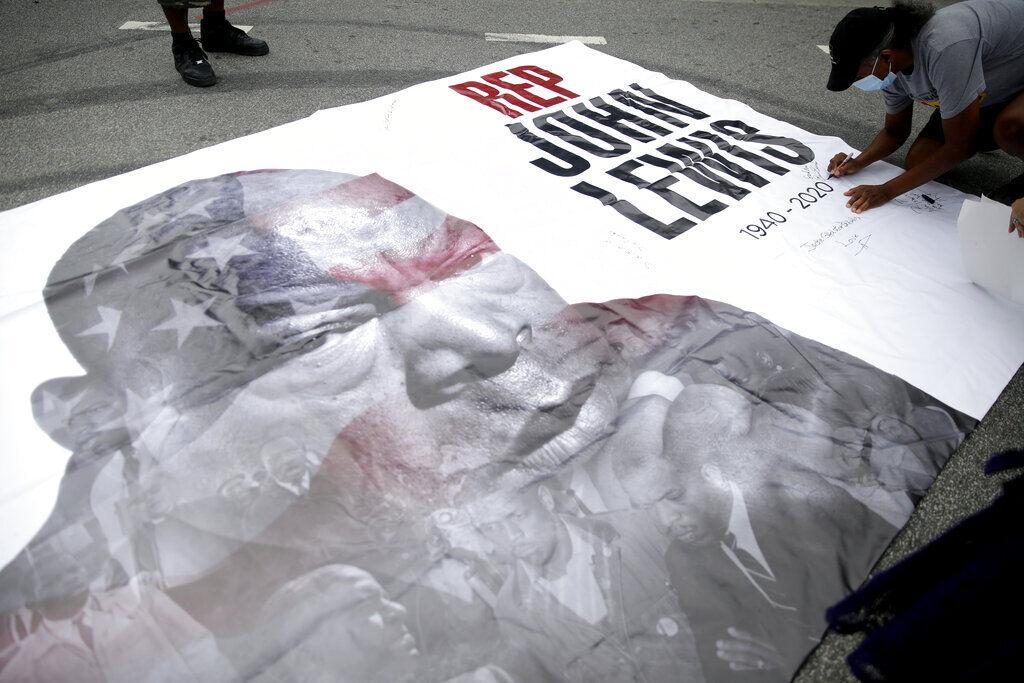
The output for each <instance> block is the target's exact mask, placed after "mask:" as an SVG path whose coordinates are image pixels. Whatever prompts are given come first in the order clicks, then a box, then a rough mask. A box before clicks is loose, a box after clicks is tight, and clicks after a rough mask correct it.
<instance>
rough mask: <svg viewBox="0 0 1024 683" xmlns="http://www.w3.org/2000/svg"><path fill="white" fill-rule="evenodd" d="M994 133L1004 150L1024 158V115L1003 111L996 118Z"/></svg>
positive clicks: (997, 142)
mask: <svg viewBox="0 0 1024 683" xmlns="http://www.w3.org/2000/svg"><path fill="white" fill-rule="evenodd" d="M992 135H993V137H994V138H995V140H996V144H997V145H999V147H1000V149H1002V150H1003V151H1004V152H1008V153H1010V154H1013V155H1015V156H1018V157H1021V158H1024V116H1022V115H1020V114H1017V115H1013V114H1010V113H1008V112H1003V114H1001V115H1000V116H999V118H997V119H996V122H995V126H994V128H993V130H992Z"/></svg>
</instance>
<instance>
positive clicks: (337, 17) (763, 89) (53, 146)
mask: <svg viewBox="0 0 1024 683" xmlns="http://www.w3.org/2000/svg"><path fill="white" fill-rule="evenodd" d="M858 4H860V3H857V2H855V1H852V0H774V1H772V2H759V1H758V0H674V1H673V0H647V1H640V0H616V1H615V2H611V1H610V0H587V1H586V2H584V1H582V0H564V1H563V2H539V1H536V0H514V1H513V2H509V1H507V0H501V1H498V0H473V1H472V2H454V1H450V0H449V1H442V2H425V1H422V0H411V1H405V0H384V2H382V3H338V2H323V1H322V0H256V1H255V2H253V1H251V0H250V1H247V0H228V2H227V5H228V8H229V10H230V9H232V5H236V6H238V7H236V8H235V11H232V12H231V14H230V15H229V16H230V18H231V20H232V21H233V22H234V23H236V24H245V25H252V26H253V27H254V28H253V29H252V34H253V35H255V36H258V37H261V38H263V39H265V40H267V41H268V42H269V43H270V46H271V53H270V55H269V56H267V57H261V58H245V57H237V56H231V55H226V56H214V55H211V62H212V63H213V66H214V68H215V69H216V71H217V74H218V75H219V76H220V83H218V84H217V85H216V86H214V87H212V88H208V89H204V90H200V89H196V88H192V87H190V86H188V85H185V84H184V83H183V82H182V81H181V79H180V78H179V77H178V74H177V73H176V72H175V71H174V66H173V61H172V59H171V51H170V44H171V41H170V34H169V33H166V32H162V31H142V30H122V29H120V28H119V27H120V26H122V25H123V24H124V23H125V22H127V21H143V22H158V21H160V20H162V14H161V12H160V9H159V7H158V5H157V3H156V0H138V1H136V2H124V1H123V0H91V1H90V2H68V1H67V0H3V2H2V3H0V92H2V97H0V169H2V170H0V210H2V209H8V208H11V207H14V206H18V205H20V204H24V203H26V202H30V201H34V200H37V199H41V198H43V197H46V196H49V195H51V194H54V193H57V192H61V191H64V190H68V189H71V188H74V187H77V186H79V185H82V184H85V183H87V182H91V181H94V180H99V179H102V178H106V177H109V176H112V175H116V174H119V173H123V172H125V171H129V170H132V169H135V168H139V167H142V166H146V165H148V164H152V163H155V162H158V161H161V160H164V159H168V158H170V157H175V156H178V155H181V154H185V153H187V152H190V151H192V150H195V149H198V148H201V147H206V146H209V145H212V144H215V143H218V142H222V141H225V140H229V139H232V138H236V137H239V136H241V135H246V134H249V133H253V132H256V131H260V130H263V129H265V128H269V127H271V126H274V125H278V124H281V123H285V122H288V121H292V120H295V119H298V118H301V117H304V116H307V115H309V114H311V113H313V112H315V111H316V110H318V109H323V108H325V107H334V106H338V105H343V104H349V103H352V102H359V101H362V100H366V99H370V98H373V97H377V96H379V95H384V94H387V93H391V92H394V91H396V90H400V89H402V88H404V87H407V86H410V85H413V84H415V83H419V82H422V81H426V80H431V79H435V78H442V77H445V76H449V75H451V74H455V73H459V72H463V71H468V70H471V69H475V68H477V67H479V66H482V65H484V64H489V63H491V62H494V61H497V60H499V59H504V58H506V57H510V56H513V55H515V54H520V53H525V52H532V51H534V50H536V49H540V48H541V47H544V46H540V45H533V44H527V43H502V42H488V41H486V40H485V39H484V34H485V33H487V32H494V33H524V34H529V33H537V34H547V35H575V36H603V37H604V38H605V39H606V40H607V45H604V46H600V47H598V49H601V50H603V51H605V52H608V53H609V54H612V55H615V56H617V57H621V58H623V59H627V60H629V61H631V62H635V63H637V64H640V65H642V66H644V67H647V68H650V69H653V70H656V71H661V72H664V73H665V74H667V75H669V76H671V77H673V78H677V79H682V80H687V81H690V82H691V83H693V84H695V85H697V86H698V87H700V88H702V89H704V90H706V91H708V92H711V93H713V94H715V95H719V96H722V97H727V98H732V99H737V100H741V101H743V102H746V103H747V104H749V105H751V106H753V107H754V108H755V109H758V110H760V111H762V112H764V113H765V114H768V115H770V116H774V117H776V118H779V119H784V120H786V121H789V122H791V123H793V124H795V125H797V126H800V127H802V128H805V129H807V130H809V131H811V132H814V133H818V134H821V135H836V136H839V137H841V138H844V139H845V140H846V141H847V142H849V143H850V144H851V145H853V146H854V147H856V148H863V147H864V146H866V145H867V144H868V142H869V141H870V140H871V138H872V137H873V136H874V134H875V132H876V131H877V129H878V126H879V125H880V123H881V118H882V113H881V106H880V103H879V98H878V97H877V95H872V94H868V93H861V92H845V93H830V92H828V91H826V90H825V87H824V83H825V79H826V75H827V72H828V65H829V61H828V57H827V56H826V55H825V54H824V53H823V52H822V51H821V50H819V49H818V47H816V46H817V45H820V44H825V43H827V42H828V38H829V35H830V33H831V29H832V27H833V26H834V25H835V23H836V22H837V21H838V20H839V19H840V18H841V17H842V16H843V15H844V14H845V13H846V12H847V11H849V9H851V8H852V7H856V6H858ZM862 4H865V5H870V4H873V3H871V2H864V3H862ZM937 4H949V2H948V0H944V1H942V2H939V3H937ZM917 119H918V120H917V126H921V125H923V124H924V120H925V117H924V116H921V115H919V116H918V117H917ZM902 161H903V157H902V154H899V155H897V156H896V158H895V162H896V163H902ZM1022 171H1024V168H1022V167H1021V164H1020V162H1019V161H1015V160H1011V159H1010V158H1009V157H1007V156H1006V155H1004V154H1002V153H1001V152H999V153H993V154H982V155H979V156H977V157H975V158H974V159H972V160H970V161H969V162H967V163H965V164H963V165H962V166H961V167H959V168H958V169H956V170H955V171H953V172H951V173H950V174H948V175H947V176H946V177H945V178H943V181H944V182H946V183H947V184H949V185H952V186H954V187H957V188H959V189H961V190H965V191H968V192H973V193H981V192H988V191H991V190H992V189H994V188H996V187H998V186H1000V185H1002V184H1004V183H1006V182H1007V181H1009V180H1010V179H1011V178H1013V177H1015V176H1017V175H1019V174H1020V173H1021V172H1022ZM197 174H198V175H201V174H202V170H201V169H197ZM949 322H950V333H951V334H956V333H969V330H958V328H957V321H955V320H950V321H949ZM1022 415H1024V372H1018V374H1017V377H1016V378H1015V380H1014V382H1013V383H1012V384H1011V385H1010V387H1008V389H1007V390H1006V392H1005V393H1004V395H1003V397H1002V398H1001V399H1000V401H999V402H998V403H997V404H996V405H995V407H993V409H992V411H991V412H990V413H989V415H988V416H987V417H986V418H985V420H984V421H983V422H982V424H981V426H980V427H979V428H978V429H977V430H976V431H975V433H974V434H973V435H972V436H971V437H970V438H969V439H968V440H967V442H966V443H965V444H964V445H963V446H962V447H961V448H960V450H959V451H958V452H957V454H956V455H954V457H953V459H952V460H951V462H950V464H949V465H948V466H947V468H946V470H945V471H944V472H943V474H942V475H941V476H940V477H939V480H938V481H937V482H936V484H935V485H934V487H933V489H932V491H931V492H930V493H929V495H928V496H927V497H926V498H925V500H924V501H923V502H922V504H921V506H920V508H919V509H918V511H917V513H915V515H914V517H913V519H912V520H911V521H910V523H909V524H908V525H907V527H906V528H905V529H904V531H903V532H902V533H901V534H900V536H899V537H898V538H897V540H896V541H895V542H894V544H893V546H892V547H891V548H890V549H889V551H888V552H887V553H886V555H885V557H884V558H883V559H882V562H881V564H880V566H885V565H887V564H890V563H892V562H893V561H895V560H896V559H898V558H900V557H902V556H904V555H905V554H906V553H908V552H910V551H912V550H913V549H914V548H916V547H919V546H920V544H922V543H924V542H926V541H927V540H929V539H930V538H932V537H934V536H935V535H937V534H938V533H940V532H941V531H942V530H943V529H944V528H946V527H947V526H948V525H949V524H951V523H953V522H955V521H956V520H958V519H960V518H962V517H964V516H966V515H968V514H970V513H971V512H972V511H973V510H975V509H977V508H978V507H980V506H982V505H985V504H986V503H987V502H988V501H990V500H991V499H992V498H993V497H994V496H995V495H996V493H997V492H998V481H995V480H988V479H986V478H985V477H984V476H983V474H982V464H983V463H984V461H985V459H986V458H987V456H988V455H990V454H991V453H993V452H996V451H998V450H1001V449H1006V448H1010V447H1024V427H1022V424H1024V420H1022V419H1021V416H1022ZM856 642H857V639H856V638H838V637H835V636H833V635H830V636H829V637H827V638H826V640H825V641H824V643H823V644H822V646H821V647H819V648H818V649H817V650H816V651H815V653H814V654H813V655H812V656H811V657H810V658H809V660H808V662H807V663H806V665H805V666H804V668H803V669H802V671H801V673H800V674H799V675H798V677H797V680H798V681H818V680H822V681H824V680H828V681H835V680H844V679H848V678H850V675H849V674H848V673H847V670H846V667H845V663H844V657H845V654H846V653H848V652H849V651H850V650H851V649H852V647H853V646H855V644H856Z"/></svg>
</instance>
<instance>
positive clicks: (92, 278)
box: [82, 263, 102, 297]
mask: <svg viewBox="0 0 1024 683" xmlns="http://www.w3.org/2000/svg"><path fill="white" fill-rule="evenodd" d="M100 270H102V266H100V264H98V263H94V264H92V272H90V273H89V274H88V275H86V276H85V277H83V278H82V283H83V284H85V296H86V297H90V296H92V289H93V287H95V286H96V278H97V277H99V275H100Z"/></svg>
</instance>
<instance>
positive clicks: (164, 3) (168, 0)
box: [157, 0, 210, 9]
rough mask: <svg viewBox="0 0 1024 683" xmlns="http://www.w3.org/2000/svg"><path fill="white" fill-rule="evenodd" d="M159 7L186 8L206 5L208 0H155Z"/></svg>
mask: <svg viewBox="0 0 1024 683" xmlns="http://www.w3.org/2000/svg"><path fill="white" fill-rule="evenodd" d="M157 2H159V3H160V6H161V7H168V8H171V9H187V8H189V7H207V6H208V5H209V4H210V0H157Z"/></svg>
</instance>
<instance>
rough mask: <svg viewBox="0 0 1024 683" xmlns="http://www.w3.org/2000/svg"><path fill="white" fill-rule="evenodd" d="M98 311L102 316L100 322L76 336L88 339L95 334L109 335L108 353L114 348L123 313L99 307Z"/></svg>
mask: <svg viewBox="0 0 1024 683" xmlns="http://www.w3.org/2000/svg"><path fill="white" fill-rule="evenodd" d="M96 311H97V312H98V313H99V314H100V320H101V321H100V322H98V323H96V324H95V325H93V326H92V327H90V328H89V329H87V330H84V331H82V332H79V333H78V334H77V335H76V336H79V337H87V336H89V335H93V334H105V335H107V351H109V350H110V349H111V348H112V347H113V346H114V337H115V336H116V335H117V326H118V325H119V324H120V323H121V311H119V310H117V309H115V308H107V307H106V306H97V307H96Z"/></svg>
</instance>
